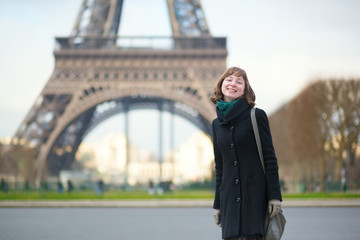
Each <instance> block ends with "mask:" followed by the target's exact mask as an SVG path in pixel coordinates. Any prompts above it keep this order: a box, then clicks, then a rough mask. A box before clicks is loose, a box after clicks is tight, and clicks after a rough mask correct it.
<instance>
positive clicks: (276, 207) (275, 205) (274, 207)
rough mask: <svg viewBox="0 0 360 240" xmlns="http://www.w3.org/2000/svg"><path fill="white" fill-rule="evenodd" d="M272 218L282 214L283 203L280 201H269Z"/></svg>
mask: <svg viewBox="0 0 360 240" xmlns="http://www.w3.org/2000/svg"><path fill="white" fill-rule="evenodd" d="M268 208H269V214H270V218H272V217H274V216H275V215H276V214H278V213H279V212H281V202H280V200H278V199H271V200H269V204H268Z"/></svg>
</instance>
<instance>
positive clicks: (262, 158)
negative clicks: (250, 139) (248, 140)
mask: <svg viewBox="0 0 360 240" xmlns="http://www.w3.org/2000/svg"><path fill="white" fill-rule="evenodd" d="M255 109H256V108H255V107H253V108H252V109H251V113H250V116H251V123H252V127H253V130H254V135H255V140H256V145H257V149H258V152H259V156H260V161H261V165H262V168H263V170H264V173H265V165H264V156H263V154H262V148H261V142H260V134H259V128H258V125H257V121H256V116H255Z"/></svg>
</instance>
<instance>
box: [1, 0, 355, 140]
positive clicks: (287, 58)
mask: <svg viewBox="0 0 360 240" xmlns="http://www.w3.org/2000/svg"><path fill="white" fill-rule="evenodd" d="M81 2H82V0H62V1H56V0H32V1H28V0H12V1H10V0H0V29H1V38H0V84H1V85H0V86H1V87H0V100H1V101H0V138H1V137H11V136H13V135H14V133H15V131H16V130H17V128H18V127H19V125H20V123H21V121H22V120H23V118H24V117H25V115H26V114H27V113H28V111H29V110H30V108H31V106H32V104H33V103H34V101H35V99H36V98H37V97H38V95H39V93H40V91H41V90H42V88H43V87H44V85H45V83H46V82H47V80H48V79H49V77H50V75H51V73H52V71H53V68H54V58H53V55H52V51H53V49H54V37H56V36H68V35H69V34H70V32H71V29H72V27H73V25H74V23H75V19H76V16H77V13H78V11H79V8H80V4H81ZM165 2H166V1H165V0H151V1H150V0H131V1H130V0H125V3H124V8H123V12H122V19H121V26H120V35H166V36H169V35H170V34H171V30H170V23H169V20H168V16H167V10H166V3H165ZM201 3H202V7H203V9H204V12H205V16H206V19H207V22H208V25H209V28H210V31H211V33H212V35H213V36H221V37H223V36H225V37H227V41H228V51H229V56H228V59H227V65H228V66H239V67H241V68H243V69H245V70H246V71H247V73H248V77H249V81H250V84H251V85H252V87H253V89H254V91H255V93H256V95H257V104H258V107H260V108H263V109H264V110H265V111H266V112H267V113H268V114H271V113H272V112H274V111H275V110H276V109H278V108H279V107H280V106H281V105H282V104H284V103H286V102H287V101H289V100H291V99H292V98H293V97H294V96H296V94H298V93H299V92H300V91H301V90H302V89H303V88H304V87H305V86H306V85H307V84H308V83H309V82H310V81H312V80H314V79H316V78H319V77H322V78H326V77H360V14H359V10H360V1H358V0H301V1H292V0H274V1H267V0H247V1H245V0H221V1H219V0H202V1H201ZM211 81H214V80H213V79H211ZM155 117H156V116H155ZM179 121H181V120H179ZM105 125H106V124H105ZM105 128H106V127H104V129H105ZM99 129H100V128H99ZM99 129H98V130H97V129H95V130H94V132H95V131H100V130H99ZM108 129H109V127H108ZM193 130H194V126H191V125H189V127H188V131H189V132H191V131H193ZM104 131H105V130H104Z"/></svg>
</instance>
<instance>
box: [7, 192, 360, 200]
mask: <svg viewBox="0 0 360 240" xmlns="http://www.w3.org/2000/svg"><path fill="white" fill-rule="evenodd" d="M213 197H214V192H213V191H211V190H175V191H172V192H170V193H164V194H162V195H159V194H153V195H150V194H148V192H146V191H144V190H132V191H120V190H117V191H116V190H113V191H105V192H104V193H103V194H101V195H99V194H96V193H95V192H93V191H74V192H71V193H68V192H64V193H61V194H59V193H57V192H56V191H46V192H45V191H38V192H26V191H23V192H12V191H9V192H7V193H4V192H0V200H84V199H89V200H91V199H97V200H101V199H103V200H122V199H124V200H125V199H212V198H213ZM283 198H284V199H286V198H288V199H291V198H304V199H305V198H360V193H298V194H283Z"/></svg>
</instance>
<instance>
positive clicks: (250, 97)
mask: <svg viewBox="0 0 360 240" xmlns="http://www.w3.org/2000/svg"><path fill="white" fill-rule="evenodd" d="M230 75H234V76H236V77H242V78H243V79H244V81H245V89H244V96H243V98H245V99H246V101H247V102H248V103H249V104H250V105H251V106H252V107H254V106H255V99H256V96H255V93H254V90H253V89H252V88H251V86H250V83H249V80H248V78H247V75H246V72H245V71H244V70H243V69H241V68H238V67H230V68H228V69H226V71H225V72H224V73H223V74H222V75H221V77H220V78H219V80H218V81H217V83H216V84H215V87H214V93H213V95H212V96H211V97H210V100H211V101H212V102H213V103H214V104H216V101H220V100H223V98H224V95H223V93H222V92H221V87H222V84H223V82H224V79H225V78H227V77H228V76H230Z"/></svg>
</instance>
